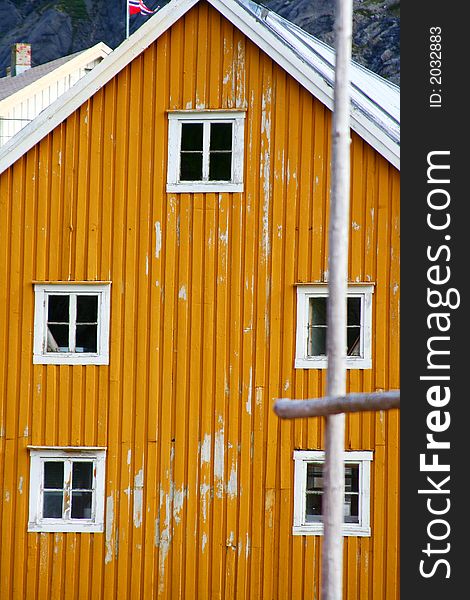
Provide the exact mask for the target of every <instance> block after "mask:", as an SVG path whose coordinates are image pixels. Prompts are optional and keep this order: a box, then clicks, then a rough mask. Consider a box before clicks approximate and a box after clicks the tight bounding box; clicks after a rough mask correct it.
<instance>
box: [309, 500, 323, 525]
mask: <svg viewBox="0 0 470 600" xmlns="http://www.w3.org/2000/svg"><path fill="white" fill-rule="evenodd" d="M322 496H323V494H307V498H306V503H305V518H306V521H307V523H311V522H312V521H321V520H322Z"/></svg>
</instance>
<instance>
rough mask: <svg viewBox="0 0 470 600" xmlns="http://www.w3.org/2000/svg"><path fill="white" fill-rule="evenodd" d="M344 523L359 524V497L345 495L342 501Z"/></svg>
mask: <svg viewBox="0 0 470 600" xmlns="http://www.w3.org/2000/svg"><path fill="white" fill-rule="evenodd" d="M344 522H345V523H359V496H358V495H351V496H348V495H346V498H345V499H344Z"/></svg>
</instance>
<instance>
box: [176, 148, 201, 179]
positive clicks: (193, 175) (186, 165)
mask: <svg viewBox="0 0 470 600" xmlns="http://www.w3.org/2000/svg"><path fill="white" fill-rule="evenodd" d="M180 181H202V152H181V169H180Z"/></svg>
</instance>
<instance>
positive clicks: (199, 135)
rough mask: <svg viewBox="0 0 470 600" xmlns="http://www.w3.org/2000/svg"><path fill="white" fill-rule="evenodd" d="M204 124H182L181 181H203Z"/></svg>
mask: <svg viewBox="0 0 470 600" xmlns="http://www.w3.org/2000/svg"><path fill="white" fill-rule="evenodd" d="M202 149H203V124H202V123H182V124H181V163H180V179H181V181H201V180H202V156H203V152H202Z"/></svg>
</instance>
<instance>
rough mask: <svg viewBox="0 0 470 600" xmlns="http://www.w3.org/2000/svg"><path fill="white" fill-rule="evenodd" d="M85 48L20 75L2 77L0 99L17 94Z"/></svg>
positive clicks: (0, 80)
mask: <svg viewBox="0 0 470 600" xmlns="http://www.w3.org/2000/svg"><path fill="white" fill-rule="evenodd" d="M82 52H83V50H80V51H79V52H75V53H74V54H69V55H68V56H62V57H61V58H56V59H55V60H51V61H50V62H48V63H44V64H43V65H38V66H37V67H31V69H28V70H27V71H24V73H20V74H19V75H15V76H14V77H2V78H1V79H0V100H4V99H5V98H8V97H9V96H11V95H12V94H16V92H19V91H20V90H22V89H23V88H25V87H26V86H28V85H30V84H31V83H33V82H34V81H37V80H38V79H41V77H44V75H47V74H48V73H50V72H51V71H54V69H57V68H58V67H60V66H62V65H64V64H65V63H67V62H68V61H69V60H72V59H73V58H75V57H76V56H79V55H80V54H82Z"/></svg>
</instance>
